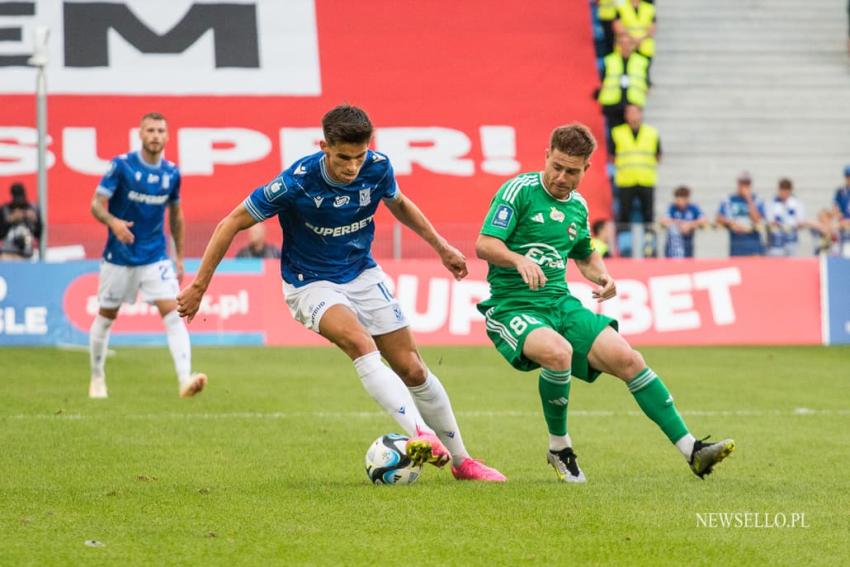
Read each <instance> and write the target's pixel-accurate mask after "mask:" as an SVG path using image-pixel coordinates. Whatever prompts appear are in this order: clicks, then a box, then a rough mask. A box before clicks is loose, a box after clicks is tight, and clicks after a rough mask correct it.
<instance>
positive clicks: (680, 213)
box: [667, 203, 702, 221]
mask: <svg viewBox="0 0 850 567" xmlns="http://www.w3.org/2000/svg"><path fill="white" fill-rule="evenodd" d="M667 216H668V217H670V218H671V219H674V220H683V221H693V220H697V219H700V218H702V210H700V208H699V207H698V206H697V205H695V204H693V203H688V206H687V207H685V208H684V209H680V208H679V207H677V206H676V203H671V204H670V208H668V209H667Z"/></svg>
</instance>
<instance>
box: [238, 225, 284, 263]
mask: <svg viewBox="0 0 850 567" xmlns="http://www.w3.org/2000/svg"><path fill="white" fill-rule="evenodd" d="M236 257H237V258H280V250H279V249H278V247H277V246H274V245H272V244H269V243H268V242H266V226H265V225H264V224H263V223H261V222H258V223H257V224H255V225H254V226H252V227H251V228H249V229H248V246H246V247H244V248H242V249H241V250H239V252H237V253H236Z"/></svg>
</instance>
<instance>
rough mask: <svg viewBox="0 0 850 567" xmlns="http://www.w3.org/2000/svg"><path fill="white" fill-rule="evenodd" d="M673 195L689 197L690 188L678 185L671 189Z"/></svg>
mask: <svg viewBox="0 0 850 567" xmlns="http://www.w3.org/2000/svg"><path fill="white" fill-rule="evenodd" d="M673 196H674V197H690V196H691V188H690V187H688V186H687V185H679V186H678V187H676V189H675V190H674V191H673Z"/></svg>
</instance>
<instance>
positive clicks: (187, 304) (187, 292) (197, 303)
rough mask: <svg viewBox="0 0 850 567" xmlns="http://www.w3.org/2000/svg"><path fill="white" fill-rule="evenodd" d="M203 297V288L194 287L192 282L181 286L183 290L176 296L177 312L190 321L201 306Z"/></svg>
mask: <svg viewBox="0 0 850 567" xmlns="http://www.w3.org/2000/svg"><path fill="white" fill-rule="evenodd" d="M203 297H204V290H202V289H201V288H199V287H196V286H195V285H194V282H193V283H192V284H190V285H189V286H187V287H185V288H183V291H181V292H180V294H179V295H178V296H177V313H179V314H180V316H181V317H186V320H187V321H188V322H190V323H191V322H192V319H194V318H195V315H196V314H197V313H198V309H200V307H201V299H202V298H203Z"/></svg>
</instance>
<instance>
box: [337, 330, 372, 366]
mask: <svg viewBox="0 0 850 567" xmlns="http://www.w3.org/2000/svg"><path fill="white" fill-rule="evenodd" d="M334 343H336V346H338V347H339V348H340V350H342V352H344V353H345V354H347V355H348V356H349V357H350V358H351V360H355V359H358V358H360V357H361V356H364V355H367V354H369V353H370V352H374V351H376V350H378V347H377V346H376V345H375V341H374V340H372V337H370V336H369V335H367V334H365V333H352V334H348V335H345V336H341V337H336V338H335V339H334Z"/></svg>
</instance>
